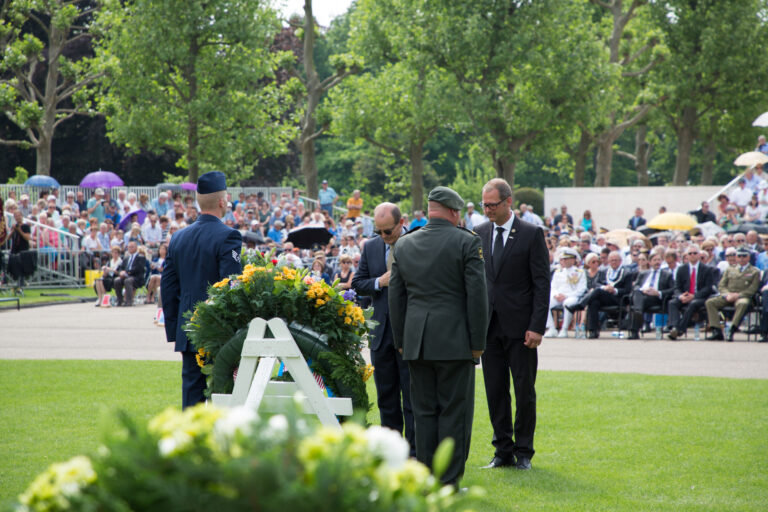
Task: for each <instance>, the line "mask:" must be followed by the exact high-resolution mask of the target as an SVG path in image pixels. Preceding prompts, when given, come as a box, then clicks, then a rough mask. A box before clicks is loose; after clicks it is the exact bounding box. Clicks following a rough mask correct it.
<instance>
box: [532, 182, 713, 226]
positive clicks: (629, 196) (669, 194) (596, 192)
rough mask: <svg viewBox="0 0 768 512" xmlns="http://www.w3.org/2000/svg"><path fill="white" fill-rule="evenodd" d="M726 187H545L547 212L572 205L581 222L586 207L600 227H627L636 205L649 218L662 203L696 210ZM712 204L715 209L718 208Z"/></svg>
mask: <svg viewBox="0 0 768 512" xmlns="http://www.w3.org/2000/svg"><path fill="white" fill-rule="evenodd" d="M720 189H722V185H718V186H712V187H698V186H693V187H579V188H573V187H571V188H546V189H544V213H545V216H546V215H549V212H550V210H551V209H552V208H558V210H559V208H560V206H561V205H563V204H564V205H566V206H568V213H570V214H571V216H573V221H574V222H575V223H577V224H578V223H579V221H580V220H581V215H582V213H584V210H589V211H591V212H592V219H593V221H594V222H595V224H596V226H597V227H598V228H600V227H604V228H606V229H618V228H624V227H626V226H627V222H628V221H629V218H630V217H632V216H633V215H634V214H635V208H636V207H638V206H639V207H640V208H642V209H643V210H644V212H645V214H644V215H643V216H644V217H645V218H646V220H651V219H652V218H653V217H655V216H656V215H657V214H658V213H659V208H660V207H661V206H666V207H667V211H668V212H688V211H691V210H696V209H698V208H699V206H700V205H701V202H702V201H704V200H708V199H709V198H710V197H712V196H714V195H715V194H717V192H718V191H720ZM716 206H717V205H716V204H712V209H713V210H714V208H715V207H716Z"/></svg>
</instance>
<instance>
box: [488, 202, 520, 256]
mask: <svg viewBox="0 0 768 512" xmlns="http://www.w3.org/2000/svg"><path fill="white" fill-rule="evenodd" d="M513 222H515V213H514V212H512V215H510V216H509V220H507V222H505V223H504V224H502V225H501V226H499V225H498V224H496V223H495V222H494V223H493V235H492V236H491V255H493V248H494V246H495V245H496V237H497V236H498V234H499V232H498V230H497V228H500V227H501V228H504V231H503V232H502V234H501V240H502V242H503V243H504V245H505V246H506V245H507V240H509V235H510V230H511V229H512V223H513Z"/></svg>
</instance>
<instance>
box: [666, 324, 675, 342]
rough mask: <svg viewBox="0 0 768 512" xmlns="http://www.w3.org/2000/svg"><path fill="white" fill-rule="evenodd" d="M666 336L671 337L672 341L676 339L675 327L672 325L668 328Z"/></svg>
mask: <svg viewBox="0 0 768 512" xmlns="http://www.w3.org/2000/svg"><path fill="white" fill-rule="evenodd" d="M667 338H669V339H671V340H672V341H675V340H676V339H677V329H675V328H674V327H673V328H672V329H670V331H669V334H667Z"/></svg>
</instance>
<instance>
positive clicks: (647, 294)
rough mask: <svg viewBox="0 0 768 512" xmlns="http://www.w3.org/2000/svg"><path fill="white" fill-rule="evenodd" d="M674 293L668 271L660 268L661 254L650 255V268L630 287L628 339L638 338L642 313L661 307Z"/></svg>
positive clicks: (641, 273)
mask: <svg viewBox="0 0 768 512" xmlns="http://www.w3.org/2000/svg"><path fill="white" fill-rule="evenodd" d="M674 291H675V280H674V279H673V278H672V273H671V272H670V271H669V270H664V269H662V268H661V253H658V252H654V253H652V254H651V268H650V269H648V270H644V271H642V272H640V273H639V274H638V275H637V277H636V278H635V282H634V284H633V285H632V317H631V320H630V326H629V339H631V340H636V339H639V338H640V332H639V331H640V327H641V326H642V323H643V313H644V312H645V311H647V310H649V309H650V308H652V307H657V306H661V304H662V301H663V300H664V299H666V298H667V297H669V296H671V295H672V292H674Z"/></svg>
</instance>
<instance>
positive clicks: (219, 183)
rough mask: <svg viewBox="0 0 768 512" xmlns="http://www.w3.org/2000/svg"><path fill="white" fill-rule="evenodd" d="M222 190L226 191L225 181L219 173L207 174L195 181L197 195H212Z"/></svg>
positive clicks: (224, 177)
mask: <svg viewBox="0 0 768 512" xmlns="http://www.w3.org/2000/svg"><path fill="white" fill-rule="evenodd" d="M222 190H227V179H226V176H225V175H224V173H223V172H221V171H211V172H207V173H205V174H203V175H202V176H200V177H199V178H198V179H197V193H198V194H213V193H214V192H220V191H222Z"/></svg>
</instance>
